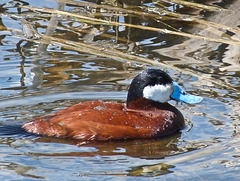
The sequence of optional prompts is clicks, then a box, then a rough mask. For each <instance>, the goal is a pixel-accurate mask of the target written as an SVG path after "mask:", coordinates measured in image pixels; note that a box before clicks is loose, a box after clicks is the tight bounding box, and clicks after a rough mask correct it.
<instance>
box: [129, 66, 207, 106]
mask: <svg viewBox="0 0 240 181" xmlns="http://www.w3.org/2000/svg"><path fill="white" fill-rule="evenodd" d="M138 98H145V99H148V100H152V101H155V102H159V103H166V102H167V101H169V100H170V99H175V100H178V101H182V102H185V103H189V104H195V103H199V102H201V101H202V100H203V98H202V97H200V96H195V95H191V94H188V93H187V92H185V91H184V90H183V89H182V88H181V87H180V86H179V85H178V84H177V83H176V82H174V81H173V79H172V78H171V77H170V76H169V75H168V74H167V73H166V72H164V71H162V70H159V69H146V70H143V71H142V72H141V73H140V74H138V75H137V76H136V77H135V78H134V79H133V81H132V83H131V85H130V87H129V91H128V96H127V107H128V106H129V105H130V103H131V101H134V100H137V99H138Z"/></svg>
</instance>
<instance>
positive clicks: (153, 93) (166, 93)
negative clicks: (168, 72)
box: [143, 84, 174, 103]
mask: <svg viewBox="0 0 240 181" xmlns="http://www.w3.org/2000/svg"><path fill="white" fill-rule="evenodd" d="M173 89H174V88H173V85H172V84H166V85H159V84H157V85H154V86H150V85H149V86H146V87H145V88H144V89H143V97H145V98H146V99H151V100H153V101H157V102H161V103H165V102H167V101H169V100H170V96H171V94H172V93H173Z"/></svg>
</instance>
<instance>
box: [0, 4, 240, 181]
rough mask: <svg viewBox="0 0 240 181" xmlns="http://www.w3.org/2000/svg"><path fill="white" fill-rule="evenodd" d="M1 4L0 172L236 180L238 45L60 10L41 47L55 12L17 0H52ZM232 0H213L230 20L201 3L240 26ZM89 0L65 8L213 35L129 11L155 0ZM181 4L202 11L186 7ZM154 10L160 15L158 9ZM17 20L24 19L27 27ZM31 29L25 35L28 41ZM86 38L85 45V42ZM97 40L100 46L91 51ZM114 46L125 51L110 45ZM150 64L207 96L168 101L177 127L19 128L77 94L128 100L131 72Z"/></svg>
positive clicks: (25, 176)
mask: <svg viewBox="0 0 240 181" xmlns="http://www.w3.org/2000/svg"><path fill="white" fill-rule="evenodd" d="M80 2H83V3H88V1H80ZM89 2H90V1H89ZM0 3H1V8H0V11H1V21H0V52H1V53H0V124H1V125H0V147H1V149H0V178H1V180H45V179H48V180H56V179H61V180H80V179H82V180H116V179H117V180H136V179H137V180H145V179H146V177H148V179H150V180H155V179H159V180H160V179H161V180H176V178H177V179H178V180H227V179H233V180H238V179H240V176H239V170H240V160H239V158H240V151H239V149H240V141H239V118H240V112H239V110H240V109H239V91H240V84H239V80H240V77H239V75H240V65H239V47H240V46H238V45H236V44H234V43H233V44H231V45H228V44H224V43H221V42H212V41H204V40H199V39H197V38H186V37H183V36H176V35H170V34H164V33H159V32H155V31H149V30H143V29H138V28H130V27H125V26H123V25H121V26H119V27H118V28H116V27H115V26H113V25H108V24H104V23H95V24H93V23H90V20H88V21H83V20H81V19H78V18H77V17H73V16H64V15H62V16H60V15H59V17H60V18H59V22H58V24H57V27H56V30H55V29H54V33H53V35H49V36H53V37H54V38H55V39H54V40H53V41H52V43H51V44H50V45H49V46H48V48H47V51H46V50H45V49H44V48H43V47H44V45H43V44H41V42H39V41H40V38H39V36H38V35H37V34H36V32H35V31H34V30H37V33H39V34H45V33H46V28H47V26H48V25H49V19H50V18H51V17H52V16H51V15H50V14H49V13H47V12H46V10H47V9H45V12H41V13H39V12H38V11H32V10H29V9H26V8H17V6H18V5H26V6H28V7H37V8H41V7H45V8H53V9H56V7H57V4H58V2H57V1H51V0H49V1H41V2H38V3H36V1H33V0H32V1H26V2H25V1H19V2H18V1H7V0H6V1H1V2H0ZM159 3H160V1H159ZM161 3H162V2H161ZM228 3H229V4H224V3H218V4H217V5H219V6H222V7H225V8H228V9H230V10H231V12H232V13H233V15H232V18H231V20H229V18H228V20H225V19H224V18H223V17H227V15H228V14H227V15H226V14H224V13H225V12H224V11H220V12H214V13H210V14H209V13H203V12H201V13H203V15H202V16H203V18H204V19H206V20H209V21H211V22H215V23H218V24H226V25H228V26H232V27H234V28H237V27H238V26H239V21H237V18H238V17H240V15H239V11H237V7H239V6H240V3H239V2H238V1H231V2H230V1H229V2H228ZM93 5H95V4H94V3H93ZM93 5H92V6H80V7H77V5H76V4H75V5H70V4H67V5H66V6H65V7H64V10H65V11H68V12H74V13H78V14H80V15H82V14H85V15H87V16H88V17H95V18H101V19H104V20H110V19H111V21H113V22H115V21H116V22H120V23H132V24H135V25H136V24H138V25H145V26H151V27H156V28H168V29H170V30H172V28H171V26H172V27H174V28H175V29H180V30H183V31H185V32H188V33H198V34H200V35H205V36H207V37H214V38H216V37H217V35H218V34H219V32H216V30H215V31H211V30H209V29H207V28H206V27H204V28H201V26H196V24H194V23H189V22H185V23H184V22H181V21H175V20H168V19H167V20H164V19H163V22H164V23H165V24H162V23H161V22H162V21H160V20H159V21H156V19H155V18H153V17H151V16H143V15H142V16H140V15H136V14H131V12H130V10H137V11H138V12H142V11H145V12H146V9H147V8H149V9H148V13H150V12H156V8H160V6H158V5H157V3H152V2H145V4H138V7H136V6H127V3H126V4H125V5H124V7H125V10H129V11H128V12H125V11H124V10H122V11H124V13H123V14H121V13H117V15H116V13H115V14H114V13H113V12H114V11H116V9H115V10H111V9H109V8H108V7H107V6H106V4H105V5H103V7H105V9H108V11H105V10H104V9H101V8H100V9H99V8H97V9H96V7H95V6H93ZM164 5H165V6H167V8H168V9H169V10H170V11H173V12H182V11H183V9H184V8H181V7H183V6H179V7H178V6H176V5H173V4H166V3H165V4H164ZM118 7H121V5H119V6H118ZM131 7H132V8H133V9H131ZM60 8H61V7H60ZM151 8H155V9H151ZM158 10H159V9H158ZM129 13H130V14H129ZM184 13H185V14H189V15H191V14H198V13H199V12H198V11H197V10H192V9H191V8H186V9H185V11H184ZM228 13H230V12H228ZM158 14H159V15H162V14H161V13H160V11H159V12H158ZM235 17H236V18H235ZM52 19H54V18H52ZM23 20H26V22H24V21H23ZM166 24H167V25H166ZM22 25H23V26H25V28H26V27H27V28H26V29H25V30H24V31H23V29H22V27H23V26H22ZM32 25H34V26H32ZM205 26H206V25H205ZM31 28H32V29H31ZM206 29H207V30H209V31H207V30H206ZM49 31H50V30H49ZM232 31H234V33H232V32H231V31H230V30H229V32H225V31H220V35H222V37H227V39H232V40H236V41H239V39H237V38H238V37H239V34H238V33H239V29H236V30H232ZM214 32H215V33H214ZM29 35H32V37H30V36H29ZM27 37H28V38H30V39H29V40H26V38H27ZM58 38H59V39H58ZM218 38H219V37H218ZM62 40H65V41H62ZM71 41H72V42H71ZM75 41H76V42H79V43H82V44H81V46H80V45H76V46H75V44H74V43H75ZM134 42H135V43H134ZM84 45H90V48H89V47H88V48H85V49H83V47H82V46H84ZM94 47H97V48H98V49H97V51H95V50H94V51H93V50H91V51H90V50H89V49H91V48H93V49H94ZM106 49H109V50H106ZM40 50H41V51H40ZM110 50H117V51H120V52H122V53H120V54H118V52H114V51H113V52H111V54H109V53H108V51H109V52H110ZM124 53H126V55H128V56H129V60H127V59H126V57H124V56H125V55H124ZM132 55H137V57H140V58H145V59H146V60H147V59H151V60H155V61H153V62H148V63H147V62H143V61H144V60H142V59H139V58H136V59H135V60H136V61H135V62H134V61H132V60H133V59H134V58H133V59H131V58H130V56H132ZM157 61H158V62H160V64H158V63H157ZM151 63H152V64H151ZM161 63H164V64H161ZM149 67H158V68H161V69H164V70H165V71H167V72H168V73H169V74H170V75H171V76H172V78H173V79H174V80H176V81H177V82H178V83H179V84H180V85H182V86H183V87H184V88H185V89H186V90H187V91H188V92H191V93H193V94H198V95H201V96H203V97H204V100H203V102H201V103H200V104H196V105H187V104H184V103H178V102H176V101H170V103H171V104H173V105H174V106H176V107H177V108H178V109H179V110H180V111H181V112H182V113H183V115H184V117H185V119H186V126H185V128H184V129H183V130H181V132H179V133H177V134H175V135H173V136H170V137H167V138H159V139H148V140H121V141H108V142H84V141H76V140H69V139H58V138H47V137H40V136H36V135H32V134H29V133H26V132H25V131H24V130H23V129H22V128H21V125H22V124H24V123H26V122H27V121H30V120H32V119H34V118H36V117H38V116H43V115H46V114H51V113H53V112H56V111H58V110H61V109H63V108H65V107H68V106H71V105H73V104H76V103H78V102H80V101H86V100H98V99H102V100H110V101H118V102H124V101H125V99H126V94H127V89H128V86H129V84H130V82H131V80H132V78H133V77H134V76H135V75H136V74H137V73H138V72H139V71H141V70H143V69H144V68H149Z"/></svg>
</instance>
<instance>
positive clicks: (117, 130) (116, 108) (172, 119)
mask: <svg viewBox="0 0 240 181" xmlns="http://www.w3.org/2000/svg"><path fill="white" fill-rule="evenodd" d="M183 126H184V118H183V116H182V114H181V112H180V111H178V110H177V109H176V108H175V107H173V106H171V105H170V104H168V103H159V102H155V101H152V100H148V99H145V98H139V99H136V100H134V101H132V102H131V103H130V104H129V105H128V108H127V107H126V104H122V103H115V102H103V101H87V102H82V103H79V104H76V105H73V106H71V107H69V108H66V109H63V110H61V111H58V112H56V113H54V114H51V115H47V116H43V117H39V118H36V119H35V120H33V121H31V122H29V123H26V124H24V125H23V128H24V129H25V130H27V131H28V132H31V133H35V134H40V135H47V136H56V137H64V138H73V139H80V140H110V139H127V138H151V137H157V136H166V135H170V134H173V133H175V132H177V131H178V130H180V129H181V128H182V127H183Z"/></svg>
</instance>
